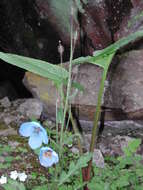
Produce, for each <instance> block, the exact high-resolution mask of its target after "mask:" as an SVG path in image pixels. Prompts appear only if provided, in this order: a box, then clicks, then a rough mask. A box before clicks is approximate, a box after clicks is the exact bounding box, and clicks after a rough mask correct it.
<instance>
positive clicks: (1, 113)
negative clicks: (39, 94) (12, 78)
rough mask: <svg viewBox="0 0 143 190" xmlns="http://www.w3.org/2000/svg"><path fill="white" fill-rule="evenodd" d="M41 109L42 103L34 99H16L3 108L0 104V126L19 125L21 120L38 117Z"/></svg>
mask: <svg viewBox="0 0 143 190" xmlns="http://www.w3.org/2000/svg"><path fill="white" fill-rule="evenodd" d="M42 111H43V106H42V103H41V102H39V100H36V99H34V98H33V99H31V98H30V99H17V100H15V101H11V106H9V107H6V108H4V107H3V106H2V105H1V104H0V128H1V127H2V129H3V128H4V129H7V128H5V127H4V126H7V127H11V126H12V127H13V128H15V127H17V126H20V124H21V123H22V122H25V121H30V120H31V119H37V120H39V119H40V116H41V114H42Z"/></svg>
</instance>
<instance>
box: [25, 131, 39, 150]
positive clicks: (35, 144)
mask: <svg viewBox="0 0 143 190" xmlns="http://www.w3.org/2000/svg"><path fill="white" fill-rule="evenodd" d="M28 144H29V146H30V147H31V148H32V149H36V148H39V147H40V146H41V145H42V138H41V136H40V135H39V134H35V133H33V134H32V135H31V136H30V138H29V141H28Z"/></svg>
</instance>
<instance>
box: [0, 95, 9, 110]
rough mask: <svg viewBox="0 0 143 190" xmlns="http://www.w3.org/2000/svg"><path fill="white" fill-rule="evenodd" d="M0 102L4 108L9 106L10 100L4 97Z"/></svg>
mask: <svg viewBox="0 0 143 190" xmlns="http://www.w3.org/2000/svg"><path fill="white" fill-rule="evenodd" d="M0 104H1V105H2V106H3V107H4V108H8V107H10V106H11V102H10V101H9V99H8V97H4V98H3V99H1V100H0Z"/></svg>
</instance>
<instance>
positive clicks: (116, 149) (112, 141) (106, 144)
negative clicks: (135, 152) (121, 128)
mask: <svg viewBox="0 0 143 190" xmlns="http://www.w3.org/2000/svg"><path fill="white" fill-rule="evenodd" d="M134 139H135V138H131V137H128V136H120V135H117V136H115V137H106V138H102V139H101V141H100V142H99V143H98V145H97V146H98V147H99V148H100V151H101V152H102V153H103V155H104V156H105V155H106V156H107V155H108V156H123V155H124V152H123V149H124V148H125V147H127V146H128V143H129V142H130V141H133V140H134Z"/></svg>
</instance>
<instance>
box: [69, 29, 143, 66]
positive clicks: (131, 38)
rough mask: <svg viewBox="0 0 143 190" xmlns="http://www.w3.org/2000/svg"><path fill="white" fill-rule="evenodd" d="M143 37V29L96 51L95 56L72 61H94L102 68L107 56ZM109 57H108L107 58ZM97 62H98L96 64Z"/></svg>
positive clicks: (77, 62)
mask: <svg viewBox="0 0 143 190" xmlns="http://www.w3.org/2000/svg"><path fill="white" fill-rule="evenodd" d="M141 37H143V30H140V31H137V32H135V33H132V34H130V35H128V36H127V37H124V38H122V39H120V40H118V41H117V42H115V43H114V44H111V45H110V46H108V47H106V48H104V49H103V50H98V51H95V52H94V53H93V54H94V55H93V56H87V57H80V58H77V59H75V60H73V61H72V63H73V64H81V63H87V62H89V63H92V64H95V65H98V66H100V67H102V68H105V67H106V61H105V60H104V58H105V57H108V56H109V55H110V54H114V53H116V51H117V50H119V49H120V48H121V47H123V46H125V45H127V44H128V43H130V42H132V41H134V40H136V39H137V38H141ZM107 59H108V58H107ZM102 60H103V61H104V64H103V63H102ZM96 62H97V64H96Z"/></svg>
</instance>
